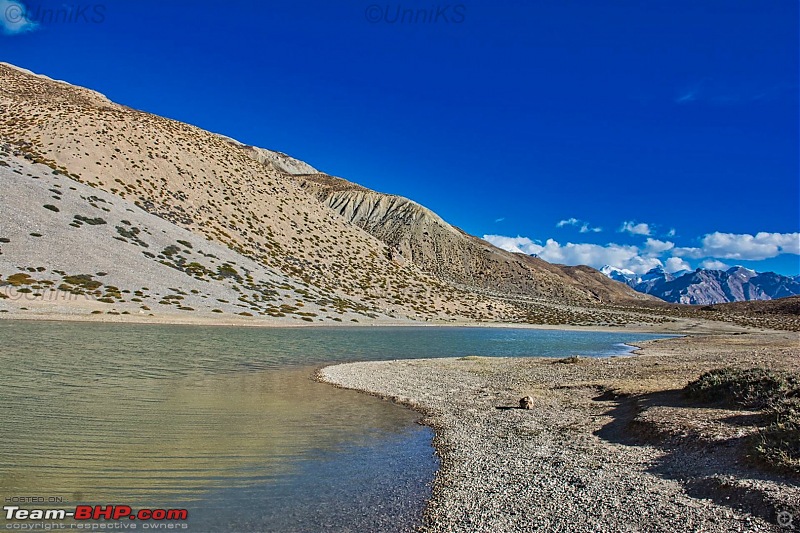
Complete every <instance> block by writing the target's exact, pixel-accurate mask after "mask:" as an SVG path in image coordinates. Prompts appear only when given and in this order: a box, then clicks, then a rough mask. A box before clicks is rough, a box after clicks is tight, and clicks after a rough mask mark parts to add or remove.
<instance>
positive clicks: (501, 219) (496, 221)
mask: <svg viewBox="0 0 800 533" xmlns="http://www.w3.org/2000/svg"><path fill="white" fill-rule="evenodd" d="M505 219H506V217H500V218H496V219H494V222H495V224H496V223H498V222H502V221H504V220H505Z"/></svg>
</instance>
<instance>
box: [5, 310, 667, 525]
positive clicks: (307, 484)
mask: <svg viewBox="0 0 800 533" xmlns="http://www.w3.org/2000/svg"><path fill="white" fill-rule="evenodd" d="M656 337H657V336H654V335H641V334H628V333H625V334H622V333H587V332H567V331H548V330H519V329H489V328H287V329H266V328H232V327H201V326H174V325H163V326H162V325H159V326H156V325H128V324H124V325H122V324H91V323H89V324H82V323H57V322H12V321H3V322H0V363H1V364H2V369H3V372H2V374H1V375H0V413H2V417H3V418H2V419H3V424H2V429H1V430H0V498H5V497H11V496H43V497H51V496H57V497H63V499H64V502H65V504H66V506H68V507H70V506H74V505H76V504H78V503H92V504H124V505H130V506H131V507H133V508H134V509H136V508H141V507H149V506H154V507H160V508H165V507H166V508H170V507H187V508H188V509H189V510H190V512H189V516H190V520H189V523H190V525H192V529H193V530H196V531H210V530H219V531H228V530H235V531H247V530H250V531H320V530H337V531H345V530H353V531H355V530H371V531H375V530H380V531H393V530H394V531H400V530H405V529H408V528H410V527H412V526H413V525H414V524H416V523H417V522H418V520H419V516H420V513H421V510H422V508H423V505H424V502H425V500H426V498H427V497H428V496H429V495H430V487H429V483H430V481H431V480H432V478H433V473H434V472H435V469H436V467H437V462H436V458H435V456H434V454H433V450H432V448H431V438H432V432H431V431H430V430H429V429H428V428H425V427H422V426H419V425H417V424H415V423H414V422H415V421H416V420H417V416H416V415H415V414H414V413H413V412H411V411H408V410H406V409H403V408H400V407H398V406H395V405H392V404H390V403H388V402H384V401H380V400H378V399H375V398H372V397H369V396H366V395H362V394H358V393H355V392H352V391H344V390H339V389H336V388H334V387H331V386H328V385H323V384H319V383H315V382H314V381H313V380H311V378H310V376H311V374H312V372H313V369H314V368H315V367H318V366H320V365H323V364H326V363H331V362H337V361H349V360H376V359H395V358H416V357H446V356H464V355H489V356H536V355H538V356H566V355H573V354H581V355H608V354H613V353H625V352H626V351H627V348H626V347H625V346H623V345H622V344H621V343H622V342H635V341H636V340H642V339H647V338H656ZM23 507H24V506H23ZM0 521H2V518H0Z"/></svg>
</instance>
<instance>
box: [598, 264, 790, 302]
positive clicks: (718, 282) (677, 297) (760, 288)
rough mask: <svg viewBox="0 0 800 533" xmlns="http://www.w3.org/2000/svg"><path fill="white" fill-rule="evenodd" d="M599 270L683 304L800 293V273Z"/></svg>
mask: <svg viewBox="0 0 800 533" xmlns="http://www.w3.org/2000/svg"><path fill="white" fill-rule="evenodd" d="M600 272H602V273H603V274H605V275H606V276H608V277H609V278H611V279H613V280H616V281H619V282H622V283H625V284H626V285H628V286H630V287H633V288H634V289H635V290H637V291H639V292H644V293H647V294H652V295H653V296H657V297H658V298H661V299H662V300H666V301H668V302H675V303H683V304H699V305H708V304H715V303H724V302H740V301H745V300H773V299H775V298H785V297H787V296H795V295H800V276H794V277H788V276H781V275H780V274H776V273H774V272H761V273H759V272H756V271H754V270H750V269H749V268H744V267H741V266H735V267H732V268H729V269H728V270H707V269H701V268H698V269H697V270H695V271H681V272H675V273H669V272H666V271H665V270H664V269H663V268H661V267H657V268H654V269H652V270H650V271H648V272H647V273H646V274H644V275H642V276H638V275H636V274H635V273H633V272H631V271H630V270H626V269H620V268H615V267H612V266H608V265H607V266H604V267H603V268H601V269H600Z"/></svg>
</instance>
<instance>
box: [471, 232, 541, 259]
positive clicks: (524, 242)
mask: <svg viewBox="0 0 800 533" xmlns="http://www.w3.org/2000/svg"><path fill="white" fill-rule="evenodd" d="M483 238H484V240H486V241H489V242H490V243H492V244H494V245H495V246H497V247H498V248H502V249H503V250H506V251H509V252H514V253H518V254H526V255H530V254H538V253H539V250H541V248H542V247H541V246H539V245H538V244H536V243H535V242H533V241H532V240H530V239H529V238H527V237H504V236H503V235H484V236H483Z"/></svg>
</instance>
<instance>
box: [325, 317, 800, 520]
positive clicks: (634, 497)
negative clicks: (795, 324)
mask: <svg viewBox="0 0 800 533" xmlns="http://www.w3.org/2000/svg"><path fill="white" fill-rule="evenodd" d="M721 333H724V332H721ZM798 341H800V336H798V333H796V332H782V333H770V334H763V333H756V332H752V333H750V334H746V335H742V334H734V335H724V334H722V335H693V336H683V337H672V338H668V339H657V340H651V341H644V342H638V343H636V350H634V352H633V354H632V355H634V354H635V355H636V357H632V356H627V357H625V356H623V357H610V358H588V357H587V358H581V360H580V361H579V362H578V363H577V364H566V363H560V362H558V360H556V359H551V358H494V357H469V358H449V359H419V360H395V361H383V362H367V363H345V364H337V365H332V366H328V367H324V368H322V369H319V370H318V371H317V372H316V374H315V377H316V379H318V380H319V381H322V382H325V383H328V384H330V385H333V386H336V387H341V388H347V389H353V390H358V391H360V392H363V393H366V394H369V395H372V396H376V397H379V398H383V399H385V400H389V401H392V402H394V403H398V404H400V405H403V406H405V407H407V408H410V409H413V410H414V411H416V412H418V413H420V415H421V417H422V419H421V420H420V423H422V424H424V425H427V426H429V427H431V428H432V429H433V430H434V432H435V437H434V439H433V446H434V449H435V450H436V453H437V455H438V456H439V457H440V460H441V465H440V469H439V471H438V472H437V473H436V477H435V480H434V489H433V497H432V498H431V500H430V501H429V502H428V505H427V507H426V511H425V527H424V530H425V531H431V532H434V531H436V532H438V531H465V532H466V531H476V530H481V531H489V530H491V531H509V532H517V531H529V530H533V529H535V526H538V527H543V528H544V529H547V530H570V531H597V530H600V531H616V530H630V529H634V530H648V531H674V530H675V528H676V526H677V527H678V528H680V527H684V528H686V529H691V530H696V529H703V530H704V531H731V530H742V529H745V530H754V531H778V530H779V529H778V526H777V522H776V516H777V513H778V512H781V511H782V510H783V511H785V510H786V509H789V510H790V511H791V512H793V513H795V514H794V516H795V517H798V516H800V505H798V501H800V483H798V481H797V479H796V478H787V477H785V476H784V475H783V474H780V473H775V472H771V471H765V470H763V469H761V468H756V467H754V466H752V465H750V464H746V463H744V462H743V461H742V458H741V456H740V452H741V450H740V445H741V444H742V441H743V437H744V434H745V430H744V429H742V427H737V426H735V425H733V424H731V423H730V422H729V419H736V417H746V416H752V412H748V411H728V410H724V409H719V408H705V407H704V406H695V405H685V403H686V401H685V400H684V399H682V398H683V397H682V395H681V393H680V390H679V389H681V388H682V387H683V386H684V385H685V384H686V383H687V382H688V381H690V380H691V379H696V378H697V377H698V376H699V375H700V374H701V373H702V372H704V371H707V370H710V369H712V368H718V367H720V366H736V367H752V366H759V365H761V366H768V367H770V368H774V369H787V370H792V371H795V372H797V371H798V370H800V343H799V342H798ZM525 395H531V396H533V397H534V401H535V405H534V409H533V410H532V411H526V410H522V409H518V408H516V402H517V401H518V400H519V398H520V397H522V396H525Z"/></svg>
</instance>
